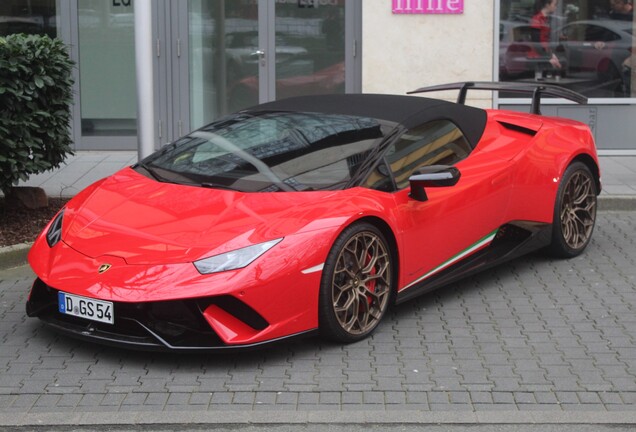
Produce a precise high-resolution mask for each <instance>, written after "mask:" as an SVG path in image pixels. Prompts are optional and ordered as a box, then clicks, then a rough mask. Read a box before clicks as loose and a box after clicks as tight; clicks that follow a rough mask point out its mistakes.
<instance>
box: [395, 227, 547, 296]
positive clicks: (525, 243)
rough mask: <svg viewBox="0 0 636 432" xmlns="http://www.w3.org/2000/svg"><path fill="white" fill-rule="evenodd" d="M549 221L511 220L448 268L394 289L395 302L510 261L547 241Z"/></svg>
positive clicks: (538, 247)
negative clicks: (474, 250)
mask: <svg viewBox="0 0 636 432" xmlns="http://www.w3.org/2000/svg"><path fill="white" fill-rule="evenodd" d="M551 239H552V224H546V223H538V222H527V221H515V222H510V223H508V224H506V225H503V226H502V227H501V228H499V230H498V231H497V234H496V235H495V237H494V239H493V240H492V242H491V243H490V244H489V245H488V246H487V247H485V248H483V249H478V250H477V251H476V252H475V253H473V254H472V255H468V256H467V257H466V258H464V259H462V260H461V261H459V262H457V263H455V264H453V265H451V266H450V267H448V268H446V269H444V270H442V271H440V272H439V273H435V274H432V275H431V276H430V277H428V278H424V279H423V280H422V281H420V282H418V283H416V284H414V285H413V286H410V287H408V288H405V289H403V290H401V291H399V292H398V295H397V298H396V300H395V303H396V304H400V303H403V302H405V301H408V300H411V299H412V298H415V297H417V296H420V295H422V294H425V293H427V292H429V291H433V290H435V289H437V288H440V287H442V286H444V285H448V284H450V283H452V282H455V281H458V280H460V279H463V278H465V277H467V276H471V275H473V274H475V273H478V272H481V271H483V270H486V269H489V268H491V267H494V266H496V265H499V264H501V263H503V262H506V261H510V260H512V259H515V258H518V257H520V256H522V255H525V254H527V253H530V252H532V251H535V250H538V249H541V248H543V247H545V246H547V245H549V244H550V242H551Z"/></svg>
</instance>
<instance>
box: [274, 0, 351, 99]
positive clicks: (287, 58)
mask: <svg viewBox="0 0 636 432" xmlns="http://www.w3.org/2000/svg"><path fill="white" fill-rule="evenodd" d="M274 6H275V14H274V20H275V23H274V29H275V34H274V35H272V36H273V40H274V48H273V51H272V52H273V57H274V59H275V61H274V63H275V64H274V69H275V70H274V80H275V85H276V93H275V98H276V99H282V98H287V97H292V96H302V95H313V94H327V93H344V91H345V39H346V38H345V1H344V0H323V1H318V0H315V1H314V0H306V1H298V0H294V1H276V2H275V3H274Z"/></svg>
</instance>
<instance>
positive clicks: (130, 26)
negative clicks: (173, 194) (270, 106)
mask: <svg viewBox="0 0 636 432" xmlns="http://www.w3.org/2000/svg"><path fill="white" fill-rule="evenodd" d="M360 3H361V2H360V1H359V0H346V1H345V0H293V1H292V0H189V1H177V0H157V1H155V2H153V33H154V35H155V46H154V47H153V51H155V56H154V58H155V64H154V82H155V106H154V111H155V119H156V131H155V136H156V137H157V141H156V143H155V146H156V147H157V148H158V147H160V146H161V145H163V144H165V143H167V142H170V141H172V140H174V139H176V138H178V137H179V136H182V135H183V134H186V133H188V132H189V131H191V130H193V129H196V128H198V127H201V126H203V125H205V124H207V123H209V122H211V121H213V120H215V119H217V118H219V117H222V116H223V115H226V114H228V113H230V112H234V111H237V110H240V109H242V108H246V107H248V106H252V105H255V104H257V103H260V102H267V101H271V100H275V99H280V98H284V97H290V96H298V95H310V94H322V93H344V92H359V91H360V89H361V84H360V75H361V72H360V70H361V61H360V58H359V51H360V50H359V49H358V47H357V45H358V43H359V42H358V41H359V40H360V35H361V28H360V27H361V26H360V18H361V13H360V10H361V4H360ZM70 10H71V19H70V22H71V27H72V31H71V35H70V41H69V42H70V45H71V46H72V47H74V48H73V53H74V56H75V57H76V61H77V63H78V70H79V76H78V83H77V93H78V95H79V97H78V101H77V102H78V103H77V107H76V109H75V120H74V125H73V126H74V128H73V129H74V134H75V137H76V140H75V142H76V149H78V150H88V149H99V150H109V149H112V150H118V149H126V150H134V149H136V148H137V139H136V134H137V130H136V85H135V66H134V52H135V51H134V50H135V47H134V2H129V1H122V0H109V1H106V2H105V1H103V0H71V2H70ZM73 23H77V26H74V25H73Z"/></svg>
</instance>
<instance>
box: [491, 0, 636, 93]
mask: <svg viewBox="0 0 636 432" xmlns="http://www.w3.org/2000/svg"><path fill="white" fill-rule="evenodd" d="M633 30H634V17H633V1H632V0H538V1H531V0H502V1H501V16H500V26H499V78H500V80H501V81H522V82H545V83H549V84H556V85H560V86H563V87H567V88H569V89H572V90H574V91H578V92H580V93H582V94H584V95H586V96H588V97H595V98H621V97H635V95H634V90H633V85H632V82H633V80H634V77H633V74H632V70H633V68H632V66H633V63H634V56H633V53H632V51H633V48H634V46H635V39H634V33H633ZM502 96H503V97H506V96H511V97H513V96H512V95H505V94H504V95H502Z"/></svg>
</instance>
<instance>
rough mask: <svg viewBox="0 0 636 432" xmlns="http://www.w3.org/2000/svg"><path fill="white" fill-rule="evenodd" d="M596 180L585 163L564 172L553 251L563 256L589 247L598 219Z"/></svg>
mask: <svg viewBox="0 0 636 432" xmlns="http://www.w3.org/2000/svg"><path fill="white" fill-rule="evenodd" d="M596 202H597V190H596V180H595V179H594V176H593V175H592V172H591V171H590V168H588V166H587V165H585V164H584V163H582V162H574V163H572V165H570V166H569V167H568V168H567V169H566V170H565V173H564V174H563V177H562V180H561V184H560V185H559V191H558V193H557V200H556V203H555V206H554V224H553V226H552V243H551V244H550V251H551V252H552V254H553V255H555V256H557V257H561V258H571V257H574V256H577V255H579V254H580V253H581V252H583V250H584V249H585V248H586V247H587V245H588V243H589V242H590V239H591V238H592V232H593V231H594V224H595V222H596Z"/></svg>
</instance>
